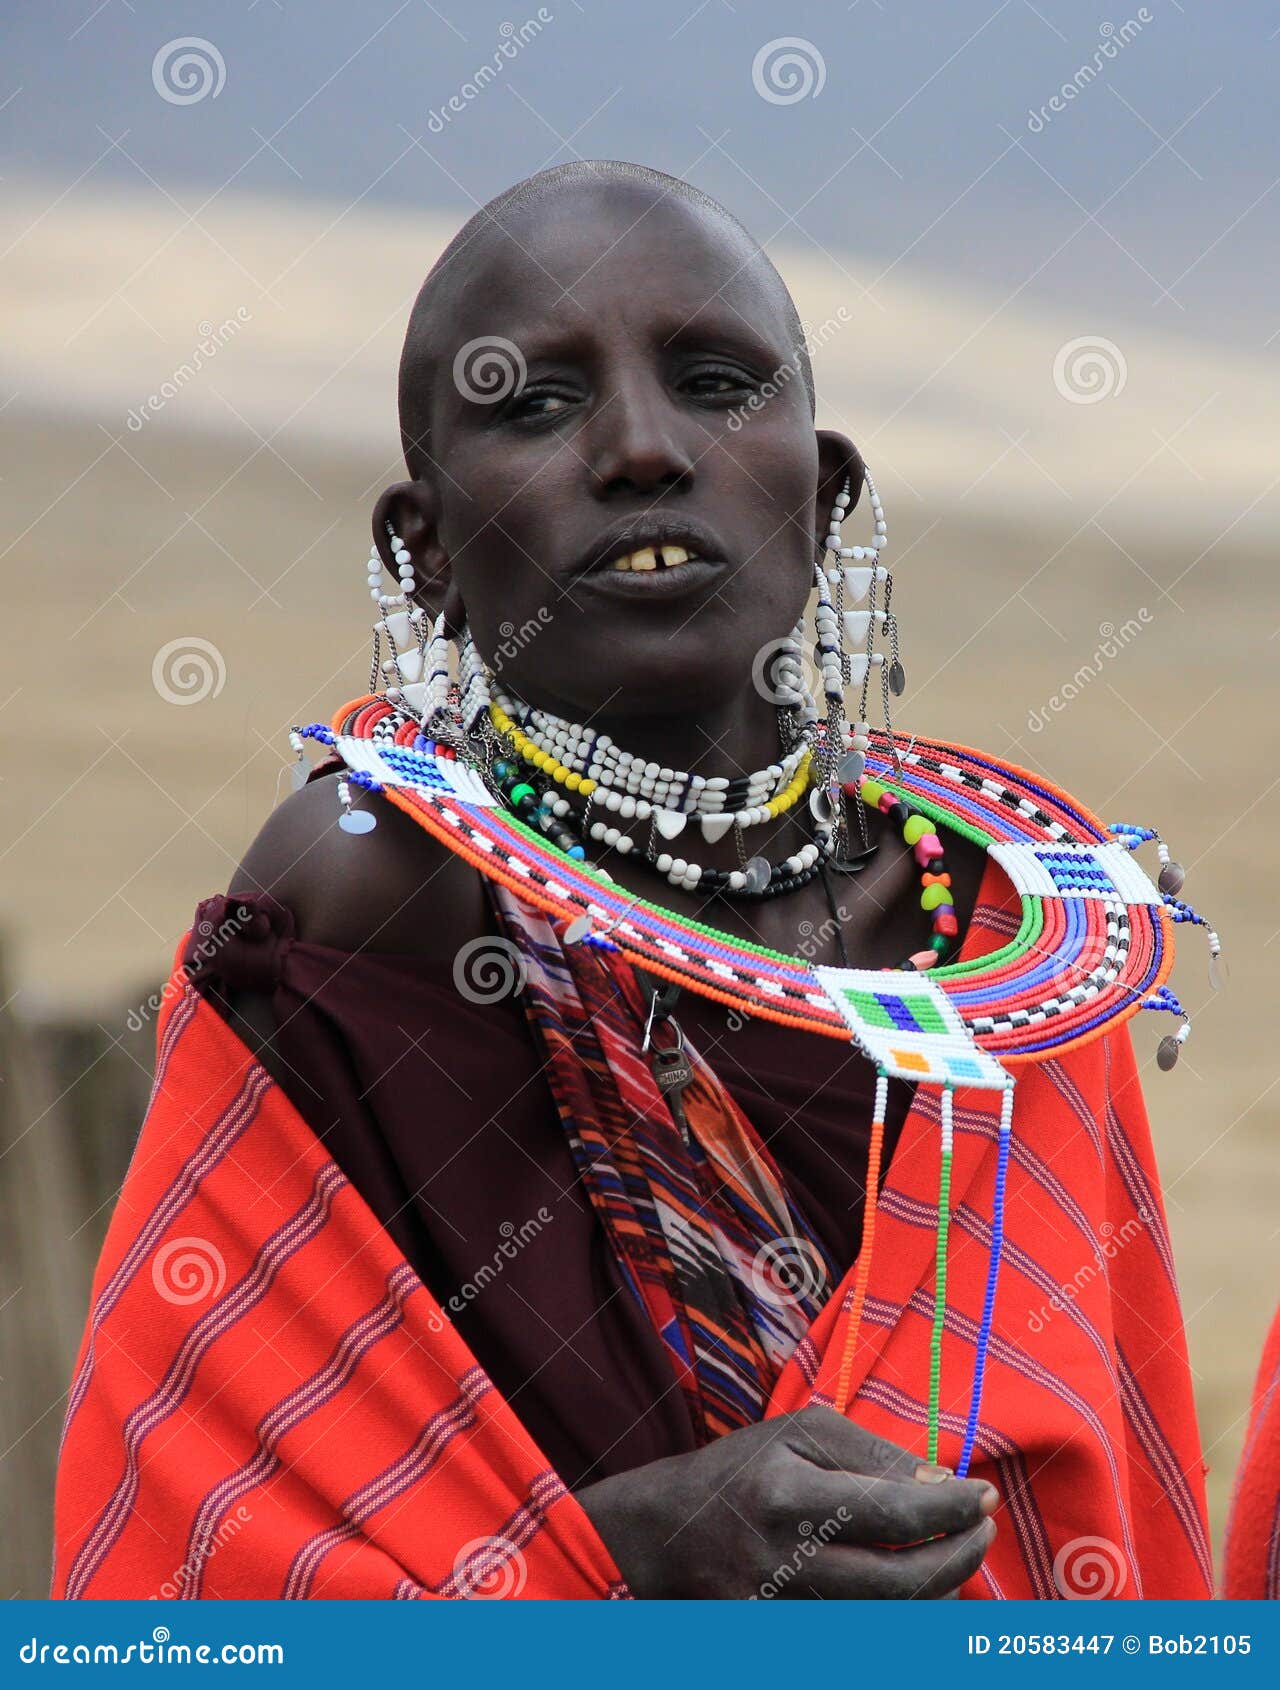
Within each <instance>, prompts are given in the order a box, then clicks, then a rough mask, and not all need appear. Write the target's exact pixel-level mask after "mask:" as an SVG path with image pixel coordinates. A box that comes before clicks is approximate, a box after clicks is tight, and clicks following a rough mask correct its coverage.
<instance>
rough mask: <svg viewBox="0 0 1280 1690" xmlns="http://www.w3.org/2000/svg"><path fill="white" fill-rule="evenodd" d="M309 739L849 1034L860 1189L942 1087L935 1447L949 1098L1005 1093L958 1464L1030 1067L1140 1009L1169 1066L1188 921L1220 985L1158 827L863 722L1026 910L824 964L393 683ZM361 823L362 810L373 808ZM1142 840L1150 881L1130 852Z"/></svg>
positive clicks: (654, 968) (444, 824)
mask: <svg viewBox="0 0 1280 1690" xmlns="http://www.w3.org/2000/svg"><path fill="white" fill-rule="evenodd" d="M304 738H310V739H314V740H317V741H318V742H320V743H321V744H323V745H326V746H328V747H330V748H331V749H332V750H334V751H335V752H336V753H337V754H338V756H339V757H340V758H341V760H342V762H343V763H344V764H345V765H346V769H347V775H346V781H345V782H344V783H343V784H344V785H346V784H347V783H350V785H354V786H358V787H361V788H363V789H365V790H366V791H368V792H375V793H382V794H384V795H385V797H386V798H387V800H388V801H390V802H391V803H394V804H395V805H396V806H397V807H398V808H399V809H401V810H403V811H405V812H406V813H407V814H409V815H410V816H412V817H413V818H414V819H415V820H416V821H417V822H418V823H419V824H420V825H421V826H423V827H425V828H426V829H427V831H428V832H430V833H431V834H433V835H434V836H435V837H436V838H437V839H439V840H440V841H441V842H442V843H443V844H445V845H446V846H447V847H448V848H449V849H450V850H451V851H453V852H455V853H456V854H457V855H458V856H460V857H462V858H463V859H464V860H466V861H467V862H469V863H471V864H472V865H473V866H474V867H475V868H476V869H477V870H478V871H479V872H480V873H481V874H482V875H484V876H485V877H486V878H488V879H491V880H495V881H498V882H499V883H500V884H502V885H504V886H506V887H508V888H509V889H510V890H512V891H513V892H515V893H516V894H517V896H519V897H520V898H522V899H523V900H525V901H526V902H528V903H530V904H532V905H534V906H535V907H537V908H539V909H541V910H543V911H544V912H545V913H546V914H547V915H549V916H550V917H551V918H552V919H553V920H558V921H562V922H563V923H564V924H565V927H564V931H563V938H564V940H565V942H567V943H574V942H578V943H584V944H588V945H593V946H596V947H598V948H599V949H601V950H606V951H613V952H616V953H619V954H620V955H621V956H622V957H623V958H624V959H625V960H626V961H627V962H629V963H631V964H632V965H634V966H636V967H638V968H641V969H643V970H644V971H645V972H647V973H648V974H651V975H655V976H657V977H659V978H661V979H666V980H670V981H673V982H676V983H678V984H679V985H681V986H683V987H687V988H688V989H689V990H690V991H693V992H695V993H697V994H699V995H701V996H703V997H709V998H713V999H716V1000H718V1001H719V1002H721V1003H724V1004H726V1005H728V1006H730V1007H732V1008H734V1009H737V1010H739V1011H741V1012H743V1013H745V1014H747V1015H753V1016H760V1017H764V1018H766V1019H769V1020H773V1021H777V1022H780V1023H783V1024H785V1025H791V1026H798V1027H803V1028H805V1029H807V1030H809V1031H811V1032H814V1033H819V1034H823V1035H825V1036H827V1037H830V1038H839V1039H844V1040H846V1041H848V1040H851V1041H852V1042H853V1044H854V1045H855V1046H856V1047H857V1048H858V1049H859V1050H861V1051H862V1052H863V1054H864V1055H866V1056H867V1057H868V1058H869V1059H870V1060H871V1061H872V1062H874V1063H875V1065H876V1070H877V1083H876V1103H875V1108H874V1112H873V1113H874V1119H873V1121H872V1131H871V1145H870V1155H869V1165H868V1179H867V1186H868V1190H875V1189H877V1185H878V1179H879V1172H880V1163H881V1154H882V1148H883V1143H884V1131H885V1113H886V1104H887V1086H888V1079H889V1077H890V1076H895V1077H898V1078H901V1079H905V1080H907V1081H911V1082H915V1083H916V1084H930V1085H936V1086H938V1087H939V1088H940V1096H941V1105H940V1122H941V1129H940V1164H939V1187H938V1239H939V1248H938V1252H937V1277H936V1281H935V1290H934V1314H935V1318H934V1333H935V1343H934V1350H933V1357H932V1360H933V1365H932V1366H931V1369H930V1379H929V1402H928V1418H927V1428H928V1450H929V1455H930V1458H931V1459H934V1458H936V1453H937V1449H938V1436H939V1425H940V1401H941V1398H940V1382H939V1372H940V1357H941V1348H940V1336H941V1333H942V1330H943V1327H944V1324H945V1313H946V1258H947V1250H946V1240H947V1229H948V1217H949V1195H948V1193H949V1185H950V1170H951V1155H952V1138H953V1127H952V1119H953V1101H952V1099H953V1094H954V1091H955V1089H956V1088H957V1087H958V1086H964V1087H968V1088H972V1089H977V1090H984V1091H988V1092H996V1093H998V1094H1000V1120H999V1128H998V1132H997V1162H996V1179H995V1191H994V1197H993V1206H992V1224H991V1244H990V1254H989V1263H988V1270H987V1286H986V1297H985V1301H984V1307H983V1315H982V1321H981V1324H980V1327H979V1330H978V1335H977V1340H976V1343H975V1350H974V1367H973V1376H972V1383H971V1389H970V1395H969V1409H968V1415H967V1418H966V1423H965V1431H964V1437H963V1441H962V1451H961V1457H960V1461H959V1464H958V1466H957V1472H959V1473H961V1474H963V1473H966V1472H967V1471H968V1468H969V1463H970V1458H971V1456H972V1452H973V1448H974V1442H975V1438H976V1434H977V1428H978V1417H979V1412H980V1407H981V1399H982V1388H983V1380H984V1376H985V1369H986V1358H987V1353H988V1349H989V1345H990V1336H991V1324H992V1318H993V1310H994V1304H995V1295H996V1282H997V1277H998V1274H999V1269H1000V1261H1001V1256H1002V1253H1003V1248H1004V1242H1003V1207H1004V1190H1005V1178H1006V1171H1007V1168H1008V1160H1009V1154H1010V1147H1011V1135H1012V1123H1013V1088H1014V1084H1015V1079H1016V1075H1017V1072H1018V1070H1019V1068H1020V1067H1022V1066H1023V1065H1025V1064H1027V1063H1032V1062H1039V1061H1044V1060H1047V1059H1048V1058H1050V1057H1056V1056H1061V1055H1064V1054H1065V1053H1066V1052H1068V1051H1071V1050H1074V1049H1077V1048H1078V1047H1080V1046H1082V1045H1084V1044H1086V1043H1088V1042H1090V1041H1091V1040H1093V1039H1096V1038H1099V1037H1101V1036H1102V1035H1103V1034H1104V1033H1106V1032H1107V1031H1109V1030H1111V1029H1113V1028H1115V1027H1118V1026H1119V1025H1120V1024H1121V1023H1123V1022H1124V1021H1126V1020H1128V1019H1129V1018H1130V1017H1131V1016H1133V1015H1134V1014H1136V1013H1137V1011H1138V1010H1139V1009H1153V1010H1164V1011H1167V1012H1170V1013H1172V1014H1175V1015H1177V1016H1178V1017H1179V1018H1180V1023H1181V1024H1180V1026H1179V1028H1178V1031H1177V1032H1176V1033H1174V1034H1170V1035H1168V1036H1166V1037H1165V1038H1164V1039H1162V1040H1161V1042H1160V1047H1159V1051H1158V1059H1159V1062H1160V1066H1161V1067H1162V1068H1167V1067H1171V1066H1172V1065H1173V1063H1174V1062H1175V1061H1176V1059H1177V1054H1178V1050H1179V1048H1180V1046H1181V1044H1182V1043H1183V1042H1184V1041H1185V1039H1186V1037H1187V1035H1188V1033H1189V1032H1190V1020H1189V1018H1188V1016H1187V1014H1186V1012H1185V1010H1184V1009H1183V1007H1182V1005H1181V1004H1180V1003H1179V1001H1178V999H1177V997H1176V996H1175V995H1174V993H1173V992H1172V991H1171V990H1170V989H1169V987H1168V985H1167V984H1166V982H1167V980H1168V977H1169V974H1170V971H1171V969H1172V967H1173V960H1174V930H1175V928H1176V927H1178V926H1181V925H1183V924H1185V923H1191V924H1194V925H1197V926H1200V927H1204V928H1205V929H1206V931H1207V934H1208V939H1209V951H1210V980H1211V983H1212V984H1213V985H1214V986H1217V985H1218V984H1219V983H1220V980H1221V973H1220V968H1221V965H1220V961H1219V952H1220V948H1221V947H1220V945H1219V941H1218V937H1217V934H1216V933H1214V932H1213V930H1212V929H1211V928H1209V926H1208V923H1207V922H1206V921H1205V920H1204V918H1203V917H1202V916H1200V915H1199V914H1197V912H1196V911H1195V910H1194V909H1193V908H1192V907H1191V906H1190V905H1189V904H1187V903H1184V902H1183V901H1182V899H1181V898H1180V897H1178V895H1177V894H1178V892H1179V891H1180V889H1181V884H1182V872H1181V870H1180V869H1179V868H1178V866H1177V865H1176V864H1175V863H1173V862H1171V860H1170V858H1169V853H1168V850H1167V848H1166V846H1165V845H1164V842H1163V841H1162V840H1160V838H1159V835H1158V834H1157V833H1155V831H1154V830H1153V829H1150V828H1145V827H1137V826H1134V825H1132V824H1129V823H1124V822H1118V823H1115V824H1113V825H1112V826H1111V827H1110V828H1108V827H1106V826H1104V825H1103V823H1101V822H1100V821H1099V820H1098V819H1097V818H1096V817H1095V816H1093V815H1092V814H1091V813H1090V812H1089V811H1088V810H1086V809H1085V808H1083V807H1082V806H1081V805H1079V804H1077V803H1076V802H1075V800H1074V799H1072V798H1070V797H1069V796H1068V795H1067V794H1066V793H1065V792H1063V791H1061V790H1060V789H1058V788H1057V787H1054V786H1052V785H1051V784H1050V783H1048V782H1047V781H1044V780H1042V779H1041V778H1040V777H1038V776H1033V775H1032V774H1030V773H1029V772H1028V771H1027V770H1025V769H1021V768H1018V767H1017V766H1015V765H1013V764H1007V763H1003V762H998V761H996V760H994V759H992V758H989V757H985V756H982V755H980V754H979V753H978V752H977V751H974V750H971V749H970V748H969V747H967V746H962V745H955V744H951V743H948V742H947V741H943V740H924V739H921V738H920V737H918V736H917V737H916V738H915V739H913V740H912V742H911V744H910V745H909V746H908V748H907V749H906V750H905V751H900V750H899V749H898V747H897V745H896V744H895V743H894V741H893V740H891V739H890V738H889V736H887V735H883V734H877V733H873V734H871V735H869V744H868V746H867V750H866V753H865V756H866V768H865V772H864V775H863V776H862V777H861V778H862V779H864V780H870V781H871V782H872V783H873V790H874V791H875V792H876V793H878V794H879V797H878V799H877V801H878V802H879V803H880V806H881V808H883V809H885V811H886V813H889V814H896V812H895V811H894V806H895V805H899V804H900V805H902V806H904V807H905V808H907V809H908V810H909V811H910V812H913V813H914V814H916V815H919V816H923V817H924V818H926V819H927V821H928V822H930V823H932V825H933V828H934V831H935V834H939V835H940V834H942V833H943V832H945V831H948V830H949V831H950V832H952V833H956V834H960V835H963V836H964V837H965V838H967V839H969V840H970V841H972V842H973V843H975V844H977V845H980V846H982V848H983V849H984V850H985V851H986V853H987V855H988V856H989V857H990V858H991V859H993V860H994V861H995V862H996V863H997V864H998V865H999V866H1000V868H1001V870H1002V871H1003V872H1004V874H1005V875H1006V877H1007V878H1008V880H1009V882H1010V883H1011V885H1012V887H1013V888H1014V890H1015V891H1016V893H1017V895H1018V898H1019V901H1020V906H1021V919H1020V923H1019V926H1018V930H1017V932H1016V933H1015V934H1014V936H1013V937H1012V938H1011V939H1010V940H1009V941H1008V942H1007V943H1006V944H1005V945H1003V946H1001V947H1000V948H999V949H997V950H996V951H994V952H992V953H991V954H989V955H987V956H983V957H979V958H974V959H972V960H970V961H966V962H953V963H950V964H946V965H944V966H941V967H932V968H930V969H929V970H928V971H927V972H921V971H918V970H914V969H857V968H832V967H822V966H817V965H814V964H813V963H810V962H808V961H806V960H805V959H803V958H801V957H797V956H787V955H785V954H783V953H782V952H779V951H774V950H769V949H768V948H766V947H764V946H761V945H754V944H752V943H751V942H750V941H748V940H745V939H739V938H736V937H734V936H732V935H730V934H727V933H723V932H720V931H717V930H716V929H715V928H713V927H710V926H707V925H705V924H704V923H701V922H698V921H695V920H693V919H692V918H691V917H688V916H683V915H680V914H678V913H677V912H675V911H673V910H667V909H663V908H662V907H661V906H660V905H658V904H655V903H651V902H649V901H647V900H645V899H642V898H638V897H636V896H634V895H633V894H631V893H629V892H626V891H624V889H623V888H622V887H620V886H618V885H617V884H616V883H614V882H613V881H612V880H611V879H609V878H608V877H607V876H605V875H603V874H602V873H601V872H600V871H599V870H597V869H595V868H593V867H592V865H590V864H589V863H587V862H586V861H585V860H576V859H575V858H574V857H572V856H570V855H568V854H567V852H566V851H564V850H562V849H559V848H557V846H556V845H555V844H554V843H552V842H551V841H550V840H549V839H548V838H547V837H546V836H545V835H544V834H543V833H541V832H538V831H535V830H534V829H533V828H531V827H529V826H528V825H526V824H525V823H524V822H522V821H521V820H520V819H519V817H518V816H517V815H514V814H512V813H511V811H509V810H508V809H507V808H506V807H505V806H504V805H503V803H502V801H501V799H500V798H499V796H498V795H497V794H496V793H495V792H494V790H493V789H492V787H491V785H490V784H488V783H487V782H486V781H485V779H484V778H483V777H482V775H481V774H480V773H479V772H478V771H477V770H476V769H474V768H472V767H471V766H469V765H468V764H467V763H466V762H464V761H463V760H461V759H459V757H458V756H457V753H456V751H454V750H453V749H452V748H451V747H447V746H437V745H436V743H435V742H434V741H431V740H429V739H427V738H426V736H425V735H424V734H423V733H422V729H421V725H420V723H419V722H418V721H417V720H416V719H415V717H414V716H413V715H411V714H409V713H407V712H406V711H404V710H401V709H398V708H397V707H396V706H395V705H394V704H393V703H392V702H390V701H389V700H388V699H387V698H386V697H385V696H382V695H378V694H371V695H369V696H366V697H362V698H359V699H356V700H355V701H354V702H353V703H351V704H348V705H346V706H344V707H343V709H341V710H340V711H339V712H338V713H337V714H336V715H335V717H334V718H333V721H332V723H331V725H329V726H325V725H324V724H323V723H313V724H312V725H311V726H309V727H306V728H302V729H297V730H295V732H294V735H293V742H294V747H295V750H296V751H297V752H298V754H299V756H301V753H302V741H303V739H304ZM357 813H358V812H357ZM368 821H369V824H370V825H372V817H371V816H370V817H368ZM1152 841H1154V842H1155V843H1156V846H1157V852H1158V856H1159V861H1160V871H1159V882H1160V883H1159V885H1157V884H1156V883H1155V882H1153V881H1152V880H1151V879H1150V878H1149V877H1148V875H1147V874H1146V872H1145V871H1144V870H1143V868H1142V867H1141V865H1140V864H1139V862H1138V861H1137V859H1136V857H1135V855H1134V853H1135V852H1136V850H1137V849H1138V848H1139V847H1140V846H1141V845H1143V844H1145V843H1148V842H1152ZM917 843H918V841H917ZM931 860H932V859H931ZM876 1214H877V1205H876V1204H874V1203H869V1204H868V1205H867V1213H866V1220H865V1225H864V1233H863V1246H862V1250H861V1251H860V1253H859V1257H858V1261H857V1264H856V1266H855V1269H854V1272H853V1274H852V1276H851V1280H850V1283H849V1286H848V1288H847V1290H846V1292H845V1294H844V1300H843V1304H842V1309H841V1316H842V1319H843V1323H844V1324H843V1332H842V1337H841V1345H840V1358H841V1359H840V1368H839V1378H838V1383H837V1388H836V1392H835V1397H834V1406H835V1408H836V1409H837V1411H839V1412H844V1411H845V1410H846V1409H847V1407H848V1401H849V1396H850V1391H851V1381H852V1374H853V1360H854V1355H855V1352H856V1350H857V1346H858V1339H859V1331H860V1326H861V1319H862V1309H863V1303H864V1301H865V1298H866V1293H867V1286H868V1283H869V1279H870V1272H871V1262H872V1259H873V1254H874V1248H875V1230H876Z"/></svg>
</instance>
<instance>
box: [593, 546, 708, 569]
mask: <svg viewBox="0 0 1280 1690" xmlns="http://www.w3.org/2000/svg"><path fill="white" fill-rule="evenodd" d="M697 555H698V554H697V553H696V552H690V551H686V549H685V548H684V547H683V546H642V547H641V548H640V550H639V551H636V552H628V553H627V555H626V556H625V557H616V558H614V560H613V562H612V564H610V566H609V567H610V568H611V569H641V570H644V569H658V568H663V569H674V568H675V567H676V565H677V564H680V563H688V562H689V559H690V558H692V557H696V556H697ZM659 557H661V563H659Z"/></svg>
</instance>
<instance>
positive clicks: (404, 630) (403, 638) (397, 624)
mask: <svg viewBox="0 0 1280 1690" xmlns="http://www.w3.org/2000/svg"><path fill="white" fill-rule="evenodd" d="M387 627H388V629H389V630H390V633H391V638H392V639H393V640H394V641H395V642H396V645H397V646H399V647H400V648H402V649H403V648H404V647H405V646H409V645H417V643H418V631H417V629H416V628H415V627H414V626H413V624H412V623H411V622H410V620H409V612H408V611H407V610H393V611H392V612H391V614H390V616H388V617H387Z"/></svg>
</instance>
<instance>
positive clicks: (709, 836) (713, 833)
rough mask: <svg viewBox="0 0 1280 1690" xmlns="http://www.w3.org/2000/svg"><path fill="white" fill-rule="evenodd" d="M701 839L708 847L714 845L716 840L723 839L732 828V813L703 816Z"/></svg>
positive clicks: (729, 811) (728, 811) (726, 811)
mask: <svg viewBox="0 0 1280 1690" xmlns="http://www.w3.org/2000/svg"><path fill="white" fill-rule="evenodd" d="M701 820H702V837H703V838H704V839H705V840H706V842H707V844H708V845H714V844H715V842H716V840H717V839H723V838H724V836H725V834H726V833H728V831H729V829H730V828H731V827H732V826H733V811H732V810H725V811H724V812H723V813H722V814H720V815H718V816H703V817H702V818H701Z"/></svg>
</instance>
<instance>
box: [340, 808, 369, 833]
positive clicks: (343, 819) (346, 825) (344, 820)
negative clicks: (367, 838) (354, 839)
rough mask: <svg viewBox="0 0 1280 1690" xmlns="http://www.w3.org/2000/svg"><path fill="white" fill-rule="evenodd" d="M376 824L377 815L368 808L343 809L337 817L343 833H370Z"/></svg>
mask: <svg viewBox="0 0 1280 1690" xmlns="http://www.w3.org/2000/svg"><path fill="white" fill-rule="evenodd" d="M377 825H378V818H377V816H375V815H373V814H371V813H370V811H368V810H344V811H343V812H342V814H341V815H340V816H339V817H338V826H339V827H340V828H341V829H342V831H343V832H344V833H372V832H373V830H374V828H375V827H377Z"/></svg>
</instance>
